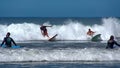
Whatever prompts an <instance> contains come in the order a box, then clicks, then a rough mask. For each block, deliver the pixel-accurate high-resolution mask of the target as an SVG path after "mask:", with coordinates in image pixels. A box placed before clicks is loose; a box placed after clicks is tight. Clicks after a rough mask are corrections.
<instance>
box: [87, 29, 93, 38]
mask: <svg viewBox="0 0 120 68" xmlns="http://www.w3.org/2000/svg"><path fill="white" fill-rule="evenodd" d="M94 33H95V32H93V31H91V29H88V32H87V35H89V36H93V35H94Z"/></svg>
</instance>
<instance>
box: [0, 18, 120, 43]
mask: <svg viewBox="0 0 120 68" xmlns="http://www.w3.org/2000/svg"><path fill="white" fill-rule="evenodd" d="M101 22H102V24H97V23H96V24H93V25H84V24H82V23H84V22H78V21H72V20H68V21H65V22H64V23H63V24H60V25H56V24H50V22H44V23H43V24H44V25H52V27H51V28H49V27H48V28H47V29H48V33H49V35H50V37H52V36H53V35H55V34H58V36H57V37H56V39H57V40H88V37H87V35H86V32H87V31H88V29H89V28H90V29H92V30H93V31H95V34H96V35H97V34H101V38H102V39H103V40H107V39H109V37H110V35H114V36H115V37H120V34H119V33H120V30H119V26H120V20H119V19H117V18H103V19H102V20H101ZM40 25H41V24H35V23H34V22H33V23H27V22H23V23H11V24H9V25H8V24H0V32H1V33H0V40H2V39H3V38H4V37H5V35H6V33H7V32H10V33H11V37H12V38H14V39H15V40H16V41H24V40H47V38H46V37H43V36H42V34H41V31H40Z"/></svg>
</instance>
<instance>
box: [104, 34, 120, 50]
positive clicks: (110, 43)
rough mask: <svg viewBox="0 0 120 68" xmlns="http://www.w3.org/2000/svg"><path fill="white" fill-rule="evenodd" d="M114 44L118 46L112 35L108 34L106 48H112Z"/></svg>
mask: <svg viewBox="0 0 120 68" xmlns="http://www.w3.org/2000/svg"><path fill="white" fill-rule="evenodd" d="M114 44H115V45H117V46H119V47H120V44H118V43H117V42H116V41H115V40H114V36H113V35H111V36H110V39H109V40H108V42H107V46H106V49H108V48H111V49H113V46H114Z"/></svg>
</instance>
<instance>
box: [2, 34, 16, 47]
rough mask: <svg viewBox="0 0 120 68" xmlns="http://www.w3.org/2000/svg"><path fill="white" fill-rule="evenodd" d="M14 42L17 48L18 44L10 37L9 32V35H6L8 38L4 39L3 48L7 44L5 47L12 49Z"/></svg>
mask: <svg viewBox="0 0 120 68" xmlns="http://www.w3.org/2000/svg"><path fill="white" fill-rule="evenodd" d="M12 42H13V43H14V44H15V46H17V45H16V43H15V42H14V40H13V39H12V38H11V37H10V33H9V32H8V33H7V34H6V37H5V38H4V40H3V42H2V44H1V46H2V45H3V44H4V43H5V45H6V46H7V47H11V46H12Z"/></svg>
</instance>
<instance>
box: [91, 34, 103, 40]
mask: <svg viewBox="0 0 120 68" xmlns="http://www.w3.org/2000/svg"><path fill="white" fill-rule="evenodd" d="M91 41H102V39H101V34H97V35H95V36H94V37H92V39H91Z"/></svg>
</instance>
